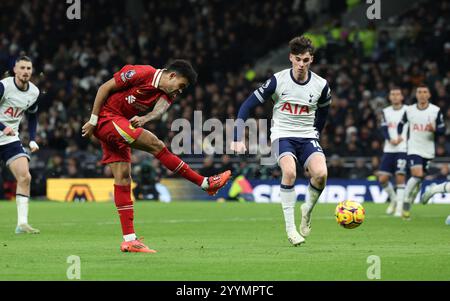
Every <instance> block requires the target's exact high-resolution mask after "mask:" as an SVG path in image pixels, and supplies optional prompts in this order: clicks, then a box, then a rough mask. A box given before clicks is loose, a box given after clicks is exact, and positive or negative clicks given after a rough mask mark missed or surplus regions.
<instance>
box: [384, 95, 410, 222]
mask: <svg viewBox="0 0 450 301" xmlns="http://www.w3.org/2000/svg"><path fill="white" fill-rule="evenodd" d="M389 101H390V102H391V105H390V106H388V107H386V108H384V109H383V114H382V123H381V129H382V132H383V136H384V139H385V142H384V150H383V151H384V154H383V157H382V158H381V164H380V170H379V172H378V181H379V182H380V184H381V186H382V187H383V189H384V190H385V191H386V192H387V194H388V195H389V199H390V200H391V203H390V204H389V206H388V208H387V210H386V213H387V214H389V215H391V214H394V210H395V214H394V215H395V216H397V217H401V216H402V209H403V197H404V193H405V181H406V164H407V161H406V158H407V155H406V131H404V132H403V134H402V135H401V136H399V135H397V127H398V124H399V122H400V120H401V119H402V118H403V115H404V114H405V111H406V107H407V106H406V105H403V94H402V90H401V89H400V88H398V87H394V88H392V89H390V91H389ZM394 174H395V185H396V190H394V187H393V185H392V184H391V182H390V177H391V176H393V175H394Z"/></svg>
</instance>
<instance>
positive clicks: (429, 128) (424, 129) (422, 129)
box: [412, 123, 433, 132]
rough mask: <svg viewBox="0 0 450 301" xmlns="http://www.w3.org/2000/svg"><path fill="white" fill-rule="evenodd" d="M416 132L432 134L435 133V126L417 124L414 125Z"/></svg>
mask: <svg viewBox="0 0 450 301" xmlns="http://www.w3.org/2000/svg"><path fill="white" fill-rule="evenodd" d="M412 128H413V131H414V132H431V131H433V126H432V125H431V124H423V123H415V124H413V127H412Z"/></svg>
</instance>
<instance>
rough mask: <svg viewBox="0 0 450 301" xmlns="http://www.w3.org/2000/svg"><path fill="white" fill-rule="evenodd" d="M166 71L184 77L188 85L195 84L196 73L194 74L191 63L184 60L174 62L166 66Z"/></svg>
mask: <svg viewBox="0 0 450 301" xmlns="http://www.w3.org/2000/svg"><path fill="white" fill-rule="evenodd" d="M166 69H167V71H172V72H176V73H177V74H179V75H181V76H183V77H185V78H186V79H187V80H188V82H189V84H190V85H194V84H195V83H196V82H197V76H198V75H197V72H195V70H194V67H192V65H191V63H190V62H188V61H186V60H174V61H173V62H171V63H170V64H169V65H167V67H166Z"/></svg>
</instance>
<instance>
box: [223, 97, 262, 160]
mask: <svg viewBox="0 0 450 301" xmlns="http://www.w3.org/2000/svg"><path fill="white" fill-rule="evenodd" d="M260 104H261V101H259V99H258V98H257V97H256V96H255V94H253V93H252V95H250V96H249V97H248V98H247V99H246V100H245V101H244V103H243V104H242V106H241V107H240V109H239V113H238V117H237V120H236V124H237V126H236V128H235V130H234V139H235V141H233V142H231V145H230V149H231V150H232V151H235V152H237V153H243V152H245V151H246V150H247V148H246V147H245V143H244V142H243V141H242V140H243V131H244V122H245V121H246V120H247V119H248V117H249V116H250V112H251V111H252V110H253V109H254V108H256V106H258V105H260Z"/></svg>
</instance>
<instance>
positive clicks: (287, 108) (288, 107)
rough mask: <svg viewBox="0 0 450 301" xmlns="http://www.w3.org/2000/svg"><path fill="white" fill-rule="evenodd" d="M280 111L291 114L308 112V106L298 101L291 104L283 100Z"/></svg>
mask: <svg viewBox="0 0 450 301" xmlns="http://www.w3.org/2000/svg"><path fill="white" fill-rule="evenodd" d="M281 112H286V113H289V114H292V115H302V114H309V106H302V105H299V104H298V103H296V104H291V103H289V102H285V103H284V104H283V107H281Z"/></svg>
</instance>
